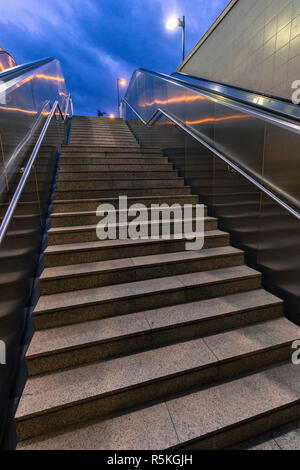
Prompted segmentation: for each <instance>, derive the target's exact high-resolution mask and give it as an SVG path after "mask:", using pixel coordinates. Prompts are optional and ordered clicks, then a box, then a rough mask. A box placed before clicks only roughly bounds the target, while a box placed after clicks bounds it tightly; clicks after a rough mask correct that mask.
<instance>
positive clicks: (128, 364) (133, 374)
mask: <svg viewBox="0 0 300 470" xmlns="http://www.w3.org/2000/svg"><path fill="white" fill-rule="evenodd" d="M299 330H300V329H299V327H296V326H295V325H293V324H291V323H290V322H289V321H288V320H286V319H285V318H280V319H275V320H271V321H268V322H263V323H258V324H254V325H250V326H247V327H243V328H239V329H237V330H233V331H230V332H225V333H219V334H217V335H212V336H208V337H203V338H198V339H195V340H190V341H185V342H182V343H177V344H172V345H168V346H163V347H160V348H157V349H152V350H147V351H143V352H139V353H136V354H131V355H129V356H123V357H119V358H115V359H111V360H108V361H103V362H97V363H93V364H88V365H83V366H80V367H76V368H70V369H66V370H62V371H58V372H53V373H50V374H47V375H42V376H37V377H32V378H29V379H28V381H27V384H26V386H25V389H24V393H23V396H22V398H21V401H20V404H19V407H18V410H17V413H16V419H17V420H18V419H21V418H22V417H23V418H24V417H26V416H31V415H34V414H37V413H38V414H39V413H44V412H46V411H47V410H51V409H54V408H58V407H64V406H72V404H75V403H78V402H80V401H86V400H92V399H95V397H98V396H101V395H107V394H114V393H120V391H121V390H125V389H128V388H132V387H139V386H142V385H144V384H146V383H149V382H152V381H156V380H163V379H164V378H166V377H168V376H173V375H177V374H184V373H187V372H188V371H191V370H192V369H198V368H202V367H209V366H211V365H213V364H217V363H219V362H220V361H223V360H230V359H236V358H237V357H239V356H245V355H249V354H254V353H256V352H258V351H264V350H266V349H269V348H273V347H275V346H276V345H286V344H290V343H291V342H292V341H293V340H296V339H298V338H299ZM232 334H234V341H231V340H230V335H232ZM237 340H238V342H237V343H236V341H237ZM237 346H238V350H237ZM166 358H167V360H166ZM298 378H299V377H298ZM297 385H298V392H299V394H300V382H299V380H298V384H297ZM299 394H298V397H297V398H298V399H299V396H300V395H299ZM32 396H34V397H35V400H32ZM178 401H180V399H178ZM188 404H189V399H186V400H185V401H184V406H185V407H186V406H188ZM170 406H171V408H174V405H173V404H172V402H171V405H170ZM174 412H175V413H176V410H175V409H174Z"/></svg>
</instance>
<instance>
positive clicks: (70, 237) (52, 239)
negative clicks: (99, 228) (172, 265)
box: [48, 218, 218, 245]
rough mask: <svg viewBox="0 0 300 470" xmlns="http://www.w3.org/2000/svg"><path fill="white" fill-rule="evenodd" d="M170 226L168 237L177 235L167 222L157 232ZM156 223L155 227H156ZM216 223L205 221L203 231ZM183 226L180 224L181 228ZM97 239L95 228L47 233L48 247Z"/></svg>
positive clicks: (160, 225) (194, 223)
mask: <svg viewBox="0 0 300 470" xmlns="http://www.w3.org/2000/svg"><path fill="white" fill-rule="evenodd" d="M98 222H100V218H98ZM169 224H170V235H173V234H174V233H179V231H180V230H179V229H178V228H177V227H176V226H174V224H173V223H172V221H171V222H167V224H162V223H160V224H159V231H160V234H161V231H162V227H164V228H166V227H167V226H168V225H169ZM200 224H201V222H200V221H198V226H199V225H200ZM157 225H158V224H157V223H156V224H155V226H156V227H157ZM217 225H218V222H217V220H216V219H213V220H210V219H208V220H206V221H205V224H204V226H205V231H209V230H216V229H217ZM182 226H183V224H181V227H182ZM192 227H193V231H195V230H196V229H197V222H196V221H193V225H192ZM147 232H148V234H149V236H150V234H151V227H150V226H149V225H148V224H147ZM116 236H117V238H118V237H119V227H116ZM97 240H99V238H98V237H97V233H96V227H93V228H92V229H90V230H84V231H83V230H82V231H78V232H71V231H69V232H67V233H53V232H51V231H50V232H48V243H49V245H67V244H70V243H82V242H92V241H97Z"/></svg>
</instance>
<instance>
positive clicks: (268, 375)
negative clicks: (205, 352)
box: [18, 362, 300, 451]
mask: <svg viewBox="0 0 300 470" xmlns="http://www.w3.org/2000/svg"><path fill="white" fill-rule="evenodd" d="M299 387H300V385H299V380H298V369H297V366H294V365H292V364H291V363H290V362H286V363H281V364H276V365H272V366H269V367H268V368H266V369H264V370H261V371H257V372H253V373H252V374H249V375H241V376H239V377H235V378H233V379H231V380H226V381H221V382H219V383H217V384H215V385H212V386H210V387H207V386H202V387H198V389H197V390H195V391H194V392H192V393H189V394H186V395H184V396H181V397H178V398H173V399H171V400H168V401H164V402H161V403H158V404H154V405H150V406H148V407H142V408H139V409H136V410H133V411H129V412H127V413H125V414H124V413H122V414H117V415H115V416H113V417H110V418H107V419H104V420H103V419H98V420H97V419H94V420H93V421H90V422H85V423H84V424H83V425H81V426H70V427H68V428H66V429H65V430H64V432H63V431H62V432H61V433H57V432H55V433H54V432H53V433H49V434H45V435H43V436H41V437H39V438H36V439H34V438H33V439H31V440H27V441H24V442H20V443H19V444H18V449H20V450H22V449H24V450H48V449H57V450H61V449H65V450H70V449H73V450H74V449H81V450H83V449H85V450H88V449H91V450H114V451H116V450H124V449H126V450H178V449H182V450H185V451H188V450H193V449H199V450H221V449H224V448H227V447H229V446H232V445H234V444H236V443H238V442H241V441H243V440H245V439H248V438H251V437H253V436H255V435H257V434H259V433H263V432H266V431H269V430H270V429H272V428H273V427H274V426H275V427H276V426H277V427H278V426H281V425H284V424H286V423H288V422H290V421H292V420H295V419H299V417H300V406H299V393H300V390H299ZM233 398H234V399H233ZM219 403H222V406H221V407H220V406H218V404H219ZM93 418H95V416H94V417H93ZM43 430H44V429H42V431H43Z"/></svg>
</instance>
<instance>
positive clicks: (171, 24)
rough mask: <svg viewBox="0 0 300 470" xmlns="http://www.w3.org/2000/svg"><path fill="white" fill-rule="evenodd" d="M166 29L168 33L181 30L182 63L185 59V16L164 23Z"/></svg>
mask: <svg viewBox="0 0 300 470" xmlns="http://www.w3.org/2000/svg"><path fill="white" fill-rule="evenodd" d="M166 28H167V29H168V30H169V31H175V29H177V28H182V62H183V61H184V57H185V16H183V17H182V19H181V18H176V17H174V16H173V17H171V18H169V19H168V20H167V22H166Z"/></svg>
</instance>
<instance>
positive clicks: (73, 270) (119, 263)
mask: <svg viewBox="0 0 300 470" xmlns="http://www.w3.org/2000/svg"><path fill="white" fill-rule="evenodd" d="M243 262H244V254H243V252H242V251H240V250H238V249H236V248H232V247H230V246H226V247H220V248H210V249H207V250H201V251H199V252H193V251H183V252H177V253H166V254H160V255H152V256H151V255H150V256H142V257H134V258H125V259H118V260H114V261H111V260H110V261H102V262H101V261H100V262H98V263H85V264H74V265H69V266H59V267H54V268H46V269H44V271H43V273H42V275H41V277H40V289H41V295H49V294H55V293H59V292H67V291H72V290H79V289H89V288H93V287H100V286H105V285H113V284H121V283H125V282H135V281H138V280H145V279H154V278H159V277H166V276H169V275H170V276H172V275H174V274H185V273H192V272H200V271H208V270H210V269H215V268H225V267H229V266H238V265H241V264H243Z"/></svg>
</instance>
